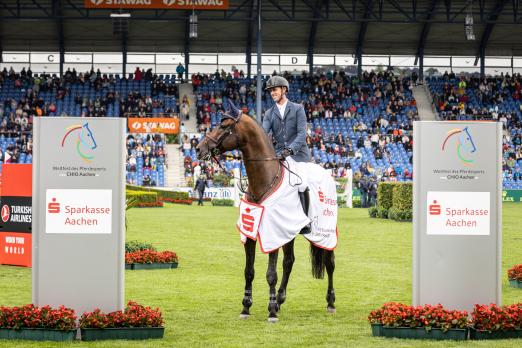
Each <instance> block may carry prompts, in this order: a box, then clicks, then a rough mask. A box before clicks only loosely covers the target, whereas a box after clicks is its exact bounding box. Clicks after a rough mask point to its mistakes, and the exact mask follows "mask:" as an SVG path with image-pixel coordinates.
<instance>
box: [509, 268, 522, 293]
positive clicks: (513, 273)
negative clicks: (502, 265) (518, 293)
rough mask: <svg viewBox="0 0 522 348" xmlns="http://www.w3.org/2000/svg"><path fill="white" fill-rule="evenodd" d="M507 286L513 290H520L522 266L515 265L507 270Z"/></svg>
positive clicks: (521, 285)
mask: <svg viewBox="0 0 522 348" xmlns="http://www.w3.org/2000/svg"><path fill="white" fill-rule="evenodd" d="M508 279H509V285H510V286H512V287H514V288H522V264H520V265H515V266H513V267H512V268H510V269H509V270H508Z"/></svg>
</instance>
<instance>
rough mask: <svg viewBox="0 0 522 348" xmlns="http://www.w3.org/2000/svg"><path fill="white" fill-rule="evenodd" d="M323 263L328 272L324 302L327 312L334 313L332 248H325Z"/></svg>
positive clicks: (333, 262) (333, 259) (333, 257)
mask: <svg viewBox="0 0 522 348" xmlns="http://www.w3.org/2000/svg"><path fill="white" fill-rule="evenodd" d="M324 265H325V266H326V272H327V273H328V291H327V292H326V302H328V306H327V307H326V310H327V311H328V313H335V290H334V287H333V273H334V270H335V254H334V251H333V250H325V256H324Z"/></svg>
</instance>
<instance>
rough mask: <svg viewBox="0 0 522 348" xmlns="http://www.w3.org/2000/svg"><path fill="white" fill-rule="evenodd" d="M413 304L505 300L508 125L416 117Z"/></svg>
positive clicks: (458, 305)
mask: <svg viewBox="0 0 522 348" xmlns="http://www.w3.org/2000/svg"><path fill="white" fill-rule="evenodd" d="M413 138H414V149H413V163H414V166H415V170H414V185H413V303H414V305H423V304H437V303H441V304H442V305H444V306H446V307H448V308H453V309H460V310H467V311H471V310H472V309H473V306H474V304H476V303H481V304H489V303H497V304H501V299H502V296H501V295H502V292H501V290H502V289H501V260H502V258H501V255H502V222H501V219H502V201H501V198H502V195H501V192H502V176H501V173H502V168H501V161H502V147H501V146H502V125H501V124H500V123H498V122H415V123H414V130H413Z"/></svg>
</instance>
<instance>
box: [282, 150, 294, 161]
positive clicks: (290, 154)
mask: <svg viewBox="0 0 522 348" xmlns="http://www.w3.org/2000/svg"><path fill="white" fill-rule="evenodd" d="M293 154H294V151H292V149H289V148H286V149H284V150H283V151H281V155H280V156H281V158H283V159H284V158H287V157H288V156H292V155H293Z"/></svg>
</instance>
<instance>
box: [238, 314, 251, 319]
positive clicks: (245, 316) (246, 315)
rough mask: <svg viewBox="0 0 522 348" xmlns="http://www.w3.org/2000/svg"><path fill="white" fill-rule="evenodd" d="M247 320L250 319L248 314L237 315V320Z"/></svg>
mask: <svg viewBox="0 0 522 348" xmlns="http://www.w3.org/2000/svg"><path fill="white" fill-rule="evenodd" d="M248 318H250V314H243V313H241V314H240V315H239V319H243V320H247V319H248Z"/></svg>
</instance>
